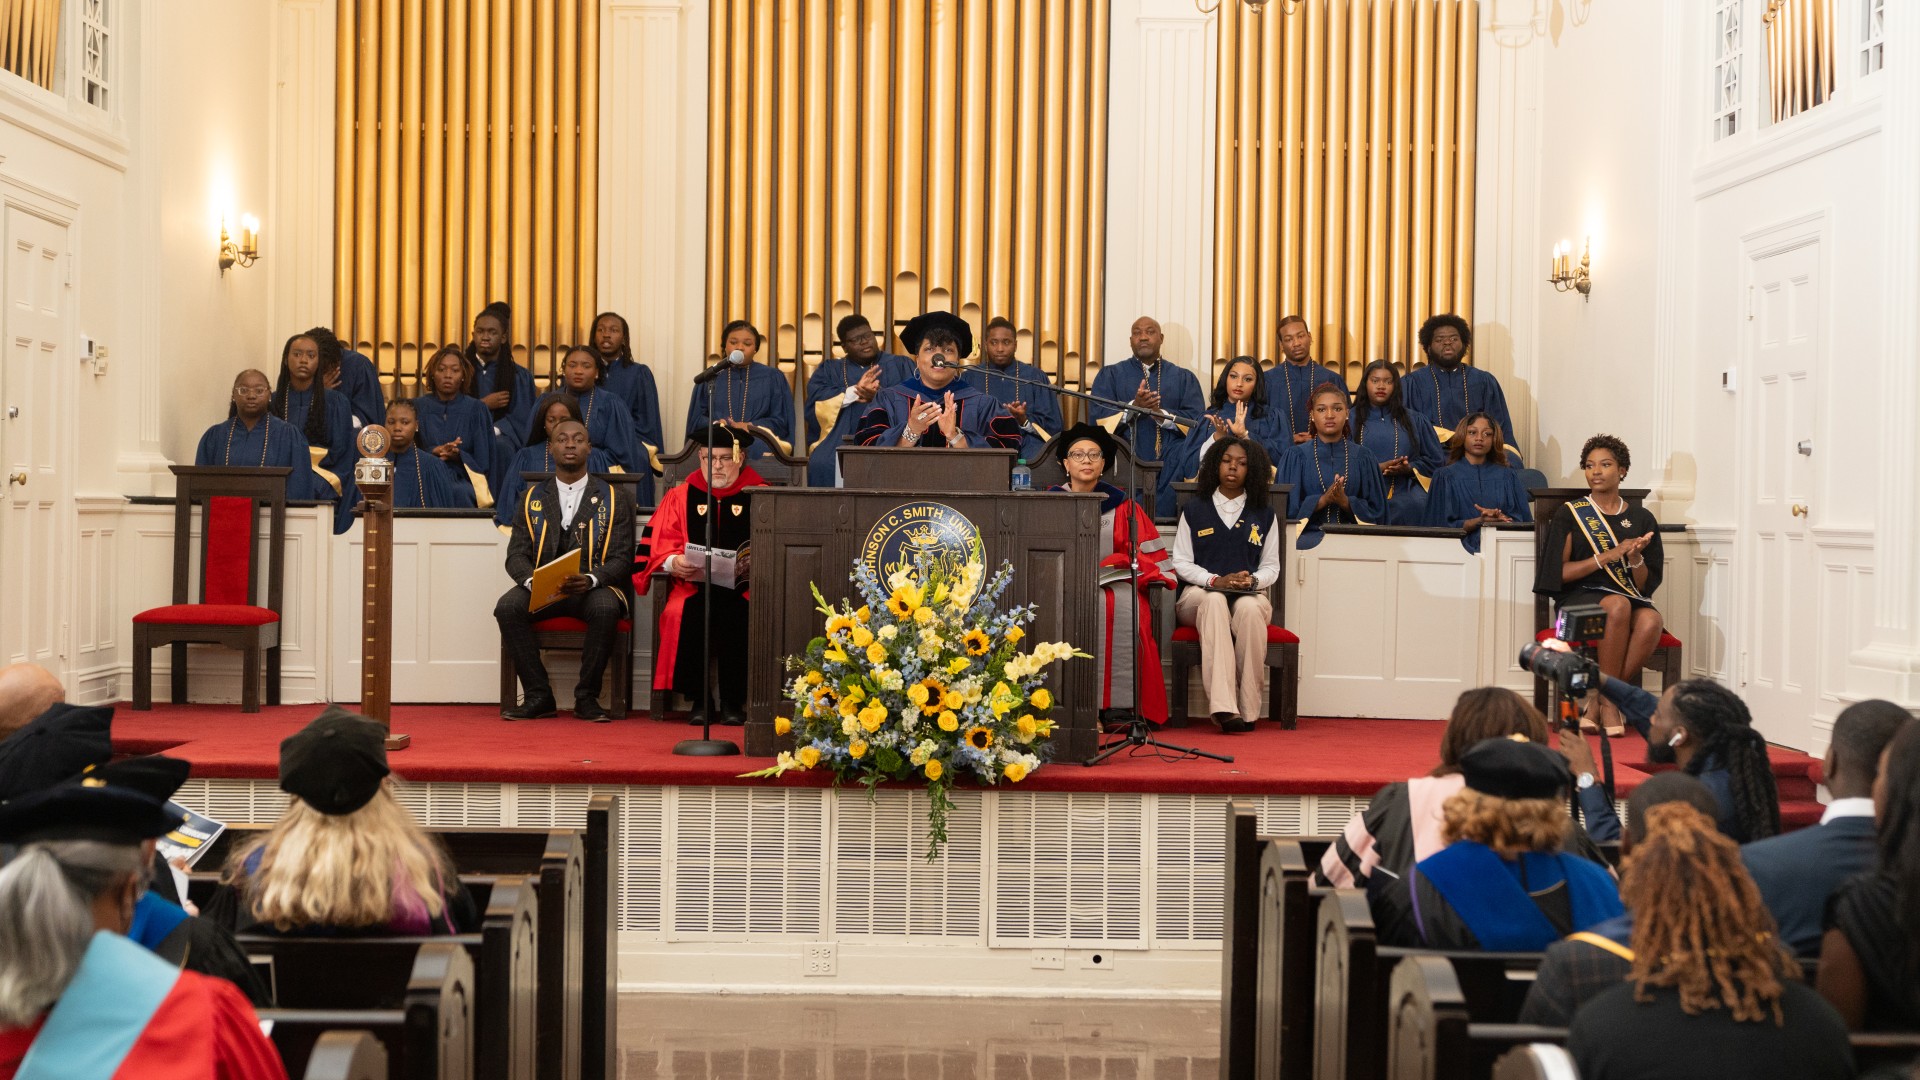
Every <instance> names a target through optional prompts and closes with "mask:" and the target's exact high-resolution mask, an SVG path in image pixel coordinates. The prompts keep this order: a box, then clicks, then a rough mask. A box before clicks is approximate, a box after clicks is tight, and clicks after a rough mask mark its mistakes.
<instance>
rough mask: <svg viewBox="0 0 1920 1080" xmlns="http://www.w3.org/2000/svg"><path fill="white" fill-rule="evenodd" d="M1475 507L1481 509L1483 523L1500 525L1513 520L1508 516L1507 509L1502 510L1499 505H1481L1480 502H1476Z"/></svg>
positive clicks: (1481, 521)
mask: <svg viewBox="0 0 1920 1080" xmlns="http://www.w3.org/2000/svg"><path fill="white" fill-rule="evenodd" d="M1473 508H1474V509H1475V510H1478V511H1480V523H1481V524H1482V525H1500V524H1503V523H1505V522H1509V521H1512V520H1513V519H1512V518H1511V517H1508V516H1507V512H1506V511H1505V510H1501V509H1500V508H1498V507H1492V506H1481V505H1480V504H1479V503H1474V504H1473Z"/></svg>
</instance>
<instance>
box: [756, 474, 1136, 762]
mask: <svg viewBox="0 0 1920 1080" xmlns="http://www.w3.org/2000/svg"><path fill="white" fill-rule="evenodd" d="M936 452H937V451H929V450H915V451H908V453H910V454H915V455H918V458H919V464H918V467H917V468H918V471H919V473H920V481H919V483H918V484H915V485H908V486H905V487H903V488H901V489H897V490H892V491H852V490H840V489H830V488H828V489H822V488H801V489H793V488H784V489H783V488H775V487H764V488H753V489H750V490H751V491H752V498H753V608H754V612H753V619H752V629H751V631H750V632H749V635H748V648H749V652H748V655H749V656H750V657H752V660H751V667H750V668H749V669H748V678H747V753H749V754H753V755H756V756H759V757H768V756H771V755H773V754H775V753H777V752H779V750H780V749H781V748H782V744H784V743H786V742H787V740H785V739H776V736H775V735H774V733H773V718H774V715H775V713H776V712H778V711H780V710H783V709H785V708H787V707H788V706H787V705H786V704H785V703H784V700H783V698H782V696H781V691H782V689H783V687H784V685H785V684H786V682H787V681H788V678H789V677H788V675H787V673H786V670H785V668H784V667H782V665H781V660H782V659H783V658H785V657H787V656H792V655H795V654H798V653H800V652H803V651H805V649H806V647H807V642H808V641H810V640H812V639H813V638H815V637H818V636H819V635H820V634H821V632H822V621H821V615H820V613H819V612H818V611H816V610H815V608H814V603H813V596H812V593H811V591H810V590H811V587H812V586H814V585H818V586H819V587H820V593H821V595H823V596H825V597H826V598H827V600H828V601H829V602H830V603H834V604H836V605H837V604H838V602H839V601H840V600H842V599H853V598H854V597H855V595H856V594H855V591H854V587H853V581H852V580H851V578H850V572H851V571H852V569H853V560H854V559H855V558H856V557H858V556H860V555H861V553H862V547H863V545H864V544H865V542H866V539H867V536H868V534H869V533H870V532H871V531H872V530H873V528H874V525H875V523H877V522H880V521H882V520H884V519H885V518H886V516H887V515H888V513H889V512H890V511H893V510H895V509H897V508H899V507H900V506H901V505H902V504H905V503H930V502H932V503H943V504H945V505H947V506H950V507H952V508H953V509H955V510H957V511H959V512H960V513H961V514H963V515H965V516H966V518H967V519H968V520H969V521H971V522H972V523H973V524H974V526H975V527H977V528H978V529H979V530H980V538H981V545H982V549H983V556H984V559H985V563H986V566H985V569H986V572H987V574H988V576H991V575H992V574H993V572H994V571H995V570H997V569H998V568H999V566H1000V562H1001V560H1003V559H1005V560H1009V561H1011V562H1012V563H1013V574H1014V576H1013V587H1012V588H1011V589H1009V590H1008V591H1007V595H1006V596H1005V597H1004V598H1003V600H1002V602H1003V603H1004V604H1006V605H1008V606H1012V605H1015V604H1038V605H1039V608H1040V614H1039V618H1037V619H1035V620H1034V622H1033V623H1032V624H1030V625H1029V626H1028V627H1027V640H1028V641H1030V642H1031V641H1066V642H1071V643H1072V644H1073V645H1075V646H1076V647H1078V648H1079V649H1080V650H1082V651H1083V652H1088V653H1093V654H1095V655H1098V654H1099V652H1100V651H1101V641H1100V640H1099V631H1098V629H1097V620H1096V618H1095V612H1096V610H1097V606H1098V602H1099V593H1098V591H1097V590H1096V589H1095V588H1094V580H1095V576H1096V573H1097V568H1098V566H1099V562H1100V552H1099V543H1100V502H1101V499H1100V496H1098V495H1091V494H1089V495H1075V494H1069V493H1066V492H1046V493H1037V494H1025V495H1013V494H1011V493H1009V492H1006V491H1004V490H1001V491H994V492H990V493H988V492H954V491H951V486H952V485H951V483H950V482H949V481H950V478H949V477H948V476H946V475H942V474H938V473H934V472H930V471H929V468H930V466H929V465H928V463H927V457H928V456H929V455H931V454H933V453H936ZM882 453H890V452H887V451H882ZM955 453H956V454H980V455H984V454H986V453H988V452H987V451H978V450H970V451H969V450H962V451H955ZM896 460H898V461H900V462H901V463H902V464H903V465H904V464H911V463H912V459H909V458H900V459H896ZM936 475H938V476H940V481H941V482H940V484H939V485H938V486H939V487H940V488H941V489H942V490H943V491H948V492H949V493H948V494H941V495H927V494H922V493H920V492H916V491H914V490H912V488H913V487H915V486H918V487H922V488H923V489H924V488H926V487H932V486H934V485H933V484H931V483H929V482H928V481H930V480H931V479H932V478H933V477H934V476H936ZM1151 677H1154V678H1158V677H1159V674H1158V672H1155V673H1152V675H1151ZM1048 686H1049V688H1050V689H1051V690H1052V691H1053V695H1054V698H1055V700H1056V701H1058V702H1059V704H1057V705H1056V706H1055V707H1054V711H1053V719H1054V722H1055V725H1056V726H1055V729H1054V730H1055V734H1054V736H1053V760H1054V761H1056V762H1067V763H1071V762H1077V761H1084V760H1086V759H1087V758H1088V757H1091V756H1092V755H1093V753H1094V751H1095V750H1096V749H1097V743H1098V741H1099V730H1098V729H1099V719H1100V697H1099V694H1100V669H1099V661H1098V660H1071V661H1067V662H1066V663H1065V664H1064V665H1056V666H1055V669H1054V672H1053V673H1052V675H1051V677H1050V679H1049V682H1048Z"/></svg>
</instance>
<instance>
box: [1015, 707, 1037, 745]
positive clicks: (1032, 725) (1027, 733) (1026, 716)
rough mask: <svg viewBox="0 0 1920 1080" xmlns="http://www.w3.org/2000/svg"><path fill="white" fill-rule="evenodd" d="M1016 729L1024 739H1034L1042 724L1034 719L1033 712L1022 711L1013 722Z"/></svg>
mask: <svg viewBox="0 0 1920 1080" xmlns="http://www.w3.org/2000/svg"><path fill="white" fill-rule="evenodd" d="M1013 726H1014V729H1015V730H1016V731H1018V732H1020V737H1021V738H1022V739H1032V738H1033V737H1034V736H1035V735H1036V734H1038V733H1039V731H1040V725H1039V724H1038V723H1037V722H1035V720H1034V719H1033V714H1032V713H1021V714H1020V718H1019V719H1018V720H1015V721H1014V722H1013Z"/></svg>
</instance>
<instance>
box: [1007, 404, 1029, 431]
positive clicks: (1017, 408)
mask: <svg viewBox="0 0 1920 1080" xmlns="http://www.w3.org/2000/svg"><path fill="white" fill-rule="evenodd" d="M1007 413H1008V415H1010V416H1012V417H1013V422H1014V423H1016V424H1019V425H1020V426H1021V427H1026V426H1027V403H1026V402H1024V401H1009V402H1007Z"/></svg>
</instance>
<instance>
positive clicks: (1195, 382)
mask: <svg viewBox="0 0 1920 1080" xmlns="http://www.w3.org/2000/svg"><path fill="white" fill-rule="evenodd" d="M1165 340H1166V334H1165V332H1164V331H1162V330H1161V329H1160V323H1159V322H1158V321H1157V320H1155V319H1154V318H1152V317H1151V316H1148V315H1142V316H1140V317H1139V318H1138V319H1135V320H1134V321H1133V327H1132V329H1131V330H1130V331H1129V333H1128V344H1129V345H1130V346H1131V348H1132V349H1133V355H1132V356H1130V357H1128V358H1127V359H1125V360H1122V361H1120V362H1119V363H1115V364H1108V365H1106V366H1104V367H1102V368H1101V369H1100V373H1099V374H1098V375H1095V376H1094V377H1093V391H1092V392H1093V396H1095V397H1101V398H1106V399H1107V400H1109V401H1128V402H1132V403H1133V404H1135V405H1138V406H1140V407H1141V408H1145V409H1159V410H1161V411H1162V412H1168V413H1172V414H1173V415H1175V416H1177V417H1179V420H1178V421H1172V420H1167V421H1159V420H1150V419H1140V420H1138V421H1137V422H1136V417H1135V416H1134V415H1133V414H1132V413H1123V412H1122V411H1120V410H1118V409H1115V408H1113V407H1111V406H1107V405H1095V404H1092V403H1091V402H1090V403H1088V411H1087V415H1088V417H1089V418H1090V419H1092V420H1093V422H1094V423H1097V424H1099V425H1100V426H1101V427H1103V428H1106V429H1107V431H1108V432H1110V433H1111V434H1113V435H1117V436H1119V437H1121V438H1124V439H1126V440H1127V442H1128V444H1129V445H1130V446H1131V447H1132V448H1133V455H1134V460H1136V461H1140V462H1143V463H1144V462H1148V461H1164V460H1166V456H1167V453H1168V452H1169V451H1170V450H1172V449H1173V447H1175V446H1177V445H1179V443H1180V440H1181V439H1184V438H1186V433H1187V432H1188V431H1190V430H1191V429H1192V428H1193V425H1194V424H1196V423H1198V422H1199V420H1200V414H1201V413H1204V412H1206V411H1207V399H1206V395H1205V393H1204V392H1203V391H1202V390H1201V389H1200V380H1199V379H1197V378H1195V377H1194V374H1193V372H1191V371H1188V370H1187V369H1186V368H1183V367H1181V366H1179V365H1178V364H1175V363H1172V362H1170V361H1168V360H1167V359H1166V358H1164V357H1162V356H1161V355H1160V346H1161V344H1162V343H1163V342H1164V341H1165ZM1135 497H1136V498H1138V497H1139V496H1138V493H1137V492H1136V493H1135ZM1155 508H1156V511H1157V512H1158V514H1159V515H1160V516H1161V517H1170V516H1171V515H1172V514H1173V512H1174V508H1173V503H1172V502H1171V501H1167V502H1159V503H1156V504H1155Z"/></svg>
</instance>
